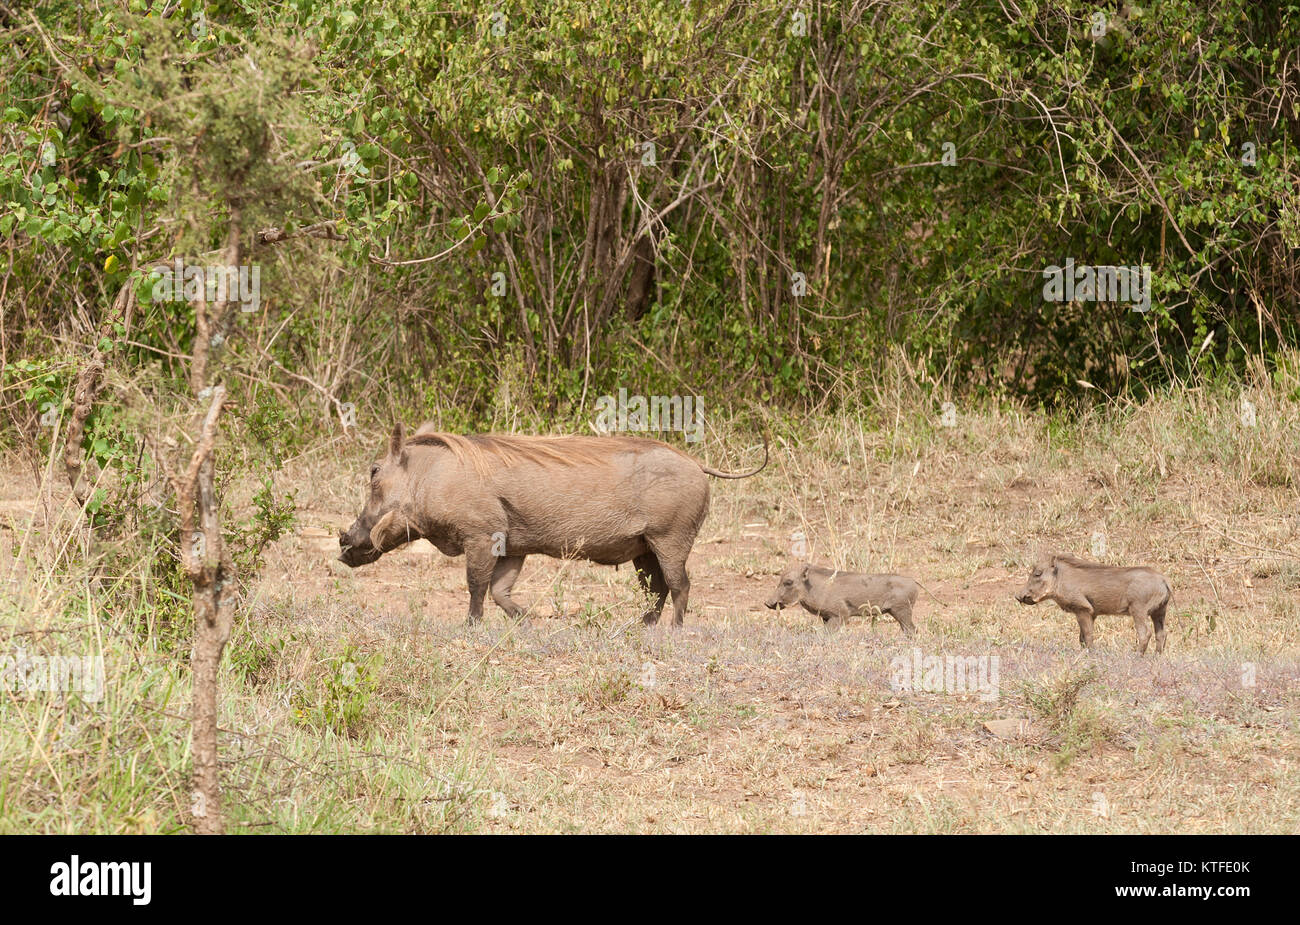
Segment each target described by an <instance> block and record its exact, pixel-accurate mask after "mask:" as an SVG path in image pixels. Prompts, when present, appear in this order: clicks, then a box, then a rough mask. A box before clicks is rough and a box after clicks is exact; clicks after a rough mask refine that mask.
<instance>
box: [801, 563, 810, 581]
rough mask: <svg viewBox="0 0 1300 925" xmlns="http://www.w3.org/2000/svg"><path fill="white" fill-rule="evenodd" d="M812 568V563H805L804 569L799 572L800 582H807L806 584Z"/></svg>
mask: <svg viewBox="0 0 1300 925" xmlns="http://www.w3.org/2000/svg"><path fill="white" fill-rule="evenodd" d="M810 568H812V563H810V562H805V563H804V564H803V568H802V569H801V570H800V572H799V580H800V581H803V582H805V583H806V582H807V581H808V570H809V569H810Z"/></svg>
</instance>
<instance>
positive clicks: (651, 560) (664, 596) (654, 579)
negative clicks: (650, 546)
mask: <svg viewBox="0 0 1300 925" xmlns="http://www.w3.org/2000/svg"><path fill="white" fill-rule="evenodd" d="M632 565H633V567H634V568H635V569H636V580H637V581H638V582H640V583H641V590H642V591H644V592H647V593H648V594H650V595H651V596H652V599H651V601H650V609H649V610H647V611H646V612H645V613H643V614H641V620H642V622H644V623H658V622H659V615H660V614H662V613H663V612H664V601H666V600H668V582H666V581H664V570H663V569H661V568H660V567H659V560H658V559H656V558H655V554H654V553H652V552H647V553H642V554H641V555H639V556H637V557H636V558H635V559H633V560H632Z"/></svg>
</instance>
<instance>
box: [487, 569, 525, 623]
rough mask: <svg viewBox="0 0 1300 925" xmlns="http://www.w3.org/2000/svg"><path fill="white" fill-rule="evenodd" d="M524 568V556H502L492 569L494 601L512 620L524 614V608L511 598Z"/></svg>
mask: <svg viewBox="0 0 1300 925" xmlns="http://www.w3.org/2000/svg"><path fill="white" fill-rule="evenodd" d="M523 567H524V557H523V556H502V557H501V558H500V559H498V560H497V564H496V566H495V567H494V568H493V569H492V600H494V601H496V604H497V606H498V607H500V608H501V609H502V610H504V611H505V612H506V616H508V617H510V618H511V619H512V620H513V619H515V618H517V617H519V616H520V615H521V614H523V612H524V608H523V607H521V606H520V605H519V604H518V603H516V602H515V600H514V598H512V597H511V596H510V592H511V590H512V589H513V588H514V586H515V581H516V580H517V579H518V578H519V570H520V569H522V568H523Z"/></svg>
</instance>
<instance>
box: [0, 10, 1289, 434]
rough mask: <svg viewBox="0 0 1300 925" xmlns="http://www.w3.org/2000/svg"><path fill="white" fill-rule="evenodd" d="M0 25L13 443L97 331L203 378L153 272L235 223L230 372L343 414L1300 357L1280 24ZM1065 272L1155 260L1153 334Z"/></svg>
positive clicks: (1261, 16)
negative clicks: (237, 265) (245, 293)
mask: <svg viewBox="0 0 1300 925" xmlns="http://www.w3.org/2000/svg"><path fill="white" fill-rule="evenodd" d="M1207 7H1208V8H1207ZM0 29H3V33H4V44H5V47H6V49H7V51H6V53H5V58H4V64H3V69H4V74H3V77H4V88H5V90H4V95H5V102H4V107H3V124H2V125H0V138H2V139H3V145H4V151H3V158H2V160H0V201H2V202H3V203H4V212H3V216H2V217H0V237H2V240H3V247H2V249H0V254H2V255H3V257H2V258H0V259H2V260H3V266H4V271H3V272H4V275H3V281H2V282H0V306H2V309H0V310H2V311H3V315H2V317H0V365H3V368H4V371H5V382H6V385H7V386H9V388H7V389H6V391H5V392H4V393H3V396H4V413H3V420H4V422H5V423H4V426H5V428H6V429H7V430H9V431H10V433H11V436H13V435H14V434H16V433H26V434H31V433H33V432H35V431H36V418H37V415H38V414H39V413H40V410H41V408H42V407H43V406H48V405H49V404H57V403H59V402H60V401H63V402H65V403H66V402H67V400H68V396H67V390H68V387H69V383H70V381H71V378H72V376H73V375H74V374H75V369H76V361H77V360H78V359H79V358H80V357H83V356H84V353H85V350H86V348H87V346H88V345H91V344H93V343H94V342H95V341H96V339H97V338H100V335H108V336H107V338H106V339H104V338H101V341H102V344H101V346H102V348H103V349H104V350H105V352H106V355H107V357H108V365H109V367H110V370H114V371H116V372H117V373H119V374H121V375H123V376H124V377H126V378H127V379H129V380H131V381H132V382H133V383H134V387H136V388H138V389H140V390H142V391H143V392H144V393H147V394H149V395H150V396H151V397H153V398H155V399H157V397H158V396H159V395H162V394H167V393H170V392H171V391H173V390H174V389H175V387H176V386H178V385H179V386H181V387H182V389H183V386H184V383H185V381H186V371H185V370H186V364H187V361H188V358H189V356H190V353H191V351H192V350H193V349H194V339H195V318H194V310H193V307H192V305H189V304H187V303H184V302H177V303H172V302H168V303H153V302H151V301H150V299H149V288H150V286H149V284H148V279H147V277H146V275H145V273H144V269H143V268H145V267H147V266H149V265H151V264H153V263H156V262H158V261H168V260H171V259H173V258H175V257H182V258H184V259H186V260H190V261H192V262H198V263H203V262H205V261H206V262H214V261H215V259H216V258H218V257H219V256H220V255H221V253H222V247H223V245H224V244H225V243H226V241H227V237H228V236H229V235H231V234H232V231H233V233H235V234H237V235H238V236H239V237H240V239H241V241H242V243H243V248H242V251H241V253H242V254H243V260H244V261H245V262H246V263H249V264H257V265H258V266H259V267H260V269H261V272H262V276H261V284H262V299H261V303H260V305H259V307H258V310H257V311H256V312H247V313H246V312H238V313H231V314H230V315H229V316H228V317H225V318H222V319H218V327H219V330H217V331H215V332H214V333H215V334H216V335H217V338H216V343H215V344H214V345H213V347H212V354H213V362H214V364H216V370H217V373H216V375H217V376H218V377H219V378H223V379H224V380H226V381H227V384H228V386H229V387H230V388H231V389H232V390H233V392H234V394H237V395H238V394H240V393H241V391H243V392H245V393H246V394H242V395H241V398H242V399H243V400H244V405H243V407H245V409H246V410H247V411H248V412H249V413H250V414H251V415H252V416H253V417H254V418H256V416H257V415H258V414H262V416H263V417H266V416H268V415H269V416H270V417H272V418H276V419H277V420H278V419H280V418H284V419H286V420H294V421H298V422H301V423H306V422H308V421H314V422H315V423H316V424H324V425H326V426H331V427H335V428H337V427H339V426H341V422H342V420H343V419H344V415H343V413H342V411H341V408H342V406H343V405H344V404H345V403H348V402H351V403H353V404H355V405H357V406H358V407H360V408H362V409H363V413H365V411H366V410H373V411H374V412H375V413H376V414H381V415H387V414H389V413H391V412H392V411H393V410H394V409H401V410H402V411H403V413H404V414H407V415H408V416H410V411H411V409H417V410H418V411H419V412H420V413H425V414H435V415H436V416H438V417H440V419H442V420H443V422H444V423H445V424H447V425H448V426H455V427H466V428H467V427H476V426H486V425H489V424H492V423H494V419H493V413H494V412H493V409H494V407H497V406H498V405H499V399H500V395H501V393H502V390H507V391H510V392H511V394H512V396H513V397H514V399H515V400H527V401H530V402H532V403H533V404H534V405H535V406H536V407H537V408H538V409H539V411H540V412H542V413H543V414H544V415H546V416H547V417H548V418H549V419H551V420H555V421H561V422H567V421H574V420H579V419H581V418H584V417H586V416H589V415H588V414H587V411H588V410H589V407H588V406H589V405H590V403H591V401H592V396H593V395H594V394H600V393H602V392H610V391H614V390H616V389H617V388H618V387H620V386H625V387H628V388H630V389H631V390H632V391H640V392H643V393H650V392H671V393H695V394H700V395H703V396H707V397H708V398H709V399H710V400H711V401H712V403H713V405H714V406H715V407H716V406H718V405H725V404H728V403H731V402H742V403H743V402H765V403H772V404H776V405H779V406H785V407H794V408H804V407H818V406H831V407H833V406H835V404H836V403H838V402H839V401H841V400H842V398H843V397H844V396H845V394H846V392H851V391H852V390H853V388H854V386H856V384H857V383H858V382H859V381H860V378H861V375H862V374H863V373H865V374H867V376H868V377H870V375H871V374H872V373H873V372H878V371H879V370H880V369H881V368H882V366H883V365H884V364H885V363H887V362H890V361H891V360H893V361H901V362H902V363H904V364H905V365H906V366H907V367H908V368H909V369H910V370H912V371H913V373H914V374H915V375H916V376H917V377H918V378H919V379H920V380H921V381H923V382H925V383H927V384H928V387H931V388H933V389H935V390H937V391H940V392H942V393H944V397H951V396H952V395H954V394H957V393H970V392H986V393H991V394H994V395H999V396H1001V395H1014V396H1022V397H1028V398H1030V399H1032V400H1035V401H1042V402H1044V403H1046V404H1048V405H1049V406H1050V405H1055V404H1057V403H1059V402H1061V401H1062V400H1065V399H1067V398H1068V397H1069V396H1070V395H1071V394H1073V393H1077V392H1079V391H1080V390H1081V389H1083V388H1085V387H1084V386H1081V385H1080V384H1079V381H1080V380H1083V381H1085V382H1087V383H1090V384H1091V385H1093V386H1095V387H1097V388H1098V389H1100V390H1103V391H1104V392H1106V393H1107V394H1111V395H1114V394H1130V393H1133V392H1141V391H1143V390H1146V389H1149V388H1151V387H1153V386H1157V385H1160V384H1162V383H1165V382H1167V381H1169V380H1170V379H1174V378H1179V377H1182V376H1184V375H1186V374H1188V373H1189V372H1192V371H1194V370H1196V369H1198V368H1199V369H1200V370H1201V371H1209V372H1211V373H1214V374H1219V373H1224V374H1228V375H1231V374H1232V373H1234V372H1237V371H1240V370H1242V369H1243V368H1244V366H1245V364H1246V362H1247V360H1248V358H1249V357H1251V356H1259V357H1262V358H1263V359H1264V361H1265V364H1266V365H1267V363H1268V360H1269V358H1270V357H1273V356H1274V355H1275V354H1276V351H1277V350H1278V348H1279V347H1280V346H1282V345H1284V344H1286V343H1287V342H1288V341H1294V335H1295V326H1296V320H1297V312H1298V306H1297V296H1296V293H1297V265H1296V259H1295V247H1296V246H1297V244H1300V228H1298V227H1297V225H1298V223H1300V210H1298V209H1297V195H1298V194H1297V187H1296V182H1295V180H1296V173H1297V164H1296V154H1295V147H1294V141H1295V137H1296V131H1297V126H1298V125H1300V77H1298V76H1297V68H1300V41H1297V39H1300V5H1297V4H1293V3H1268V4H1261V3H1256V2H1252V0H1224V2H1214V3H1210V4H1205V3H1203V2H1199V0H1184V2H1178V0H1174V2H1162V3H1159V4H1150V5H1148V6H1138V5H1135V4H1116V3H1100V4H1095V3H1092V4H1085V3H1075V2H1029V0H1026V2H1020V3H1016V2H1012V0H1000V2H961V3H957V2H934V0H919V2H917V0H884V2H880V0H877V2H863V0H846V2H843V3H814V2H803V3H798V2H786V3H738V2H737V3H723V4H713V3H700V2H686V3H679V2H659V3H634V4H630V5H629V4H624V3H606V2H594V3H593V2H587V0H582V2H569V0H547V2H544V3H543V2H522V3H512V4H509V5H503V6H502V7H501V9H500V11H499V13H497V12H493V11H491V10H487V9H484V8H483V7H482V5H480V4H468V3H467V4H457V3H444V2H441V0H440V2H438V3H432V2H423V0H416V2H405V0H403V2H380V3H374V2H354V3H347V2H340V0H285V2H265V3H255V2H250V0H244V2H233V0H225V2H210V3H198V2H191V0H181V2H149V0H127V2H115V3H102V2H101V3H90V4H85V3H80V2H76V3H74V2H67V3H63V2H58V0H40V2H37V3H35V4H31V5H27V4H18V3H16V2H15V0H0ZM945 145H950V146H951V147H948V148H945ZM649 146H653V147H649ZM945 151H947V152H948V153H949V157H948V158H947V160H948V161H949V163H947V164H945V163H944V160H945V157H944V154H945ZM304 228H309V229H311V233H309V234H302V233H301V231H302V229H304ZM264 229H277V231H278V232H279V234H277V235H273V236H272V238H278V237H280V236H281V235H288V237H285V238H284V239H283V240H278V241H276V242H275V243H262V242H263V241H264V239H265V236H259V235H258V232H260V231H262V230H264ZM295 232H297V233H298V234H297V236H293V235H295ZM1070 257H1072V258H1074V259H1075V260H1076V261H1077V262H1079V263H1091V264H1098V265H1105V264H1116V265H1140V264H1145V265H1149V266H1150V267H1151V268H1152V273H1153V280H1154V282H1153V288H1154V294H1153V307H1152V309H1151V311H1150V312H1149V313H1146V314H1142V313H1138V312H1133V311H1131V310H1130V307H1129V306H1128V305H1124V304H1102V305H1097V304H1092V303H1082V304H1080V303H1066V304H1061V303H1052V302H1046V301H1044V300H1043V298H1042V285H1043V280H1042V271H1043V269H1044V267H1047V266H1050V265H1056V264H1061V263H1063V262H1064V261H1065V259H1066V258H1070ZM495 274H500V275H499V276H495ZM494 280H495V282H496V284H495V285H494ZM799 280H803V281H806V282H805V285H806V289H802V290H801V289H800V288H799V286H798V284H797V281H799ZM123 286H128V287H134V288H135V289H136V290H137V291H138V293H139V296H140V301H139V303H138V305H134V306H132V308H131V310H130V311H129V312H127V313H126V315H125V316H124V317H122V318H116V317H112V312H111V307H112V306H113V304H114V299H115V296H116V294H117V293H118V292H119V290H120V289H121V287H123ZM796 292H801V293H802V294H796ZM936 400H937V398H936ZM259 409H260V410H259ZM93 423H94V422H92V424H93ZM266 423H267V422H266V421H263V422H262V424H263V425H265V424H266ZM272 423H274V422H272ZM496 423H499V422H496ZM95 432H96V431H95V428H94V426H92V427H91V429H90V431H89V434H88V438H87V439H88V441H89V440H93V437H94V435H95ZM88 445H89V444H88Z"/></svg>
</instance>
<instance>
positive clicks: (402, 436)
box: [388, 421, 406, 465]
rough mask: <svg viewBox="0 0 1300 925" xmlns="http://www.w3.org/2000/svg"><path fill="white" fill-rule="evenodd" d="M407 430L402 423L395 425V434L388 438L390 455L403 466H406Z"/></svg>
mask: <svg viewBox="0 0 1300 925" xmlns="http://www.w3.org/2000/svg"><path fill="white" fill-rule="evenodd" d="M405 446H406V429H405V428H404V427H402V422H401V421H398V422H397V423H396V424H394V425H393V434H392V436H391V437H389V438H388V455H389V457H390V458H392V459H395V460H397V461H398V463H400V464H401V465H406V449H405Z"/></svg>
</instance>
